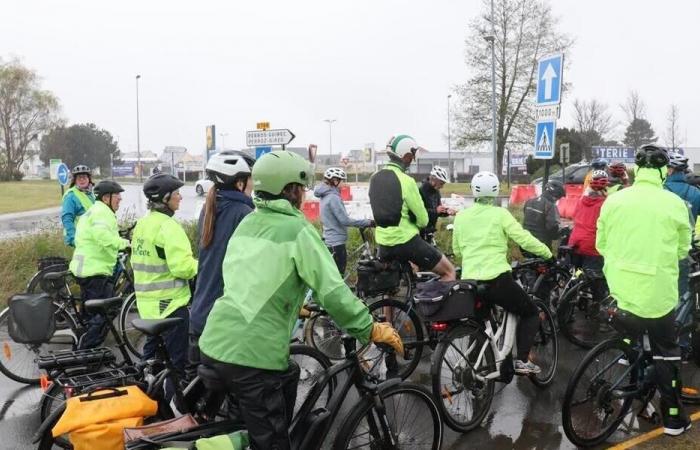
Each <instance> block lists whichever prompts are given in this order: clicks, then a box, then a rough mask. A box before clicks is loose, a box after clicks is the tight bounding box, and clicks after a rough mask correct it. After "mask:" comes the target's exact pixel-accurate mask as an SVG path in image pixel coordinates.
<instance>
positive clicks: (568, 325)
mask: <svg viewBox="0 0 700 450" xmlns="http://www.w3.org/2000/svg"><path fill="white" fill-rule="evenodd" d="M591 282H592V281H591V280H582V281H580V282H579V283H576V284H574V285H572V286H571V287H570V288H569V289H568V290H567V291H566V292H565V293H564V294H563V295H562V297H561V301H560V303H559V308H558V310H557V320H558V322H559V328H560V329H561V331H562V333H563V334H564V336H566V338H567V339H568V340H569V341H570V342H571V343H573V344H575V345H577V346H579V347H581V348H585V349H589V348H593V347H594V346H595V345H597V344H598V343H600V342H602V341H604V340H606V339H610V338H612V337H613V336H615V334H616V332H615V329H614V328H613V327H612V326H611V325H610V323H609V322H608V308H609V307H611V305H612V303H613V301H614V300H613V298H612V297H610V296H608V297H606V298H605V299H603V300H602V301H595V300H593V295H592V293H591Z"/></svg>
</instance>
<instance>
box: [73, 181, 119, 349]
mask: <svg viewBox="0 0 700 450" xmlns="http://www.w3.org/2000/svg"><path fill="white" fill-rule="evenodd" d="M122 192H124V189H123V188H122V187H121V186H120V185H119V183H115V182H114V181H109V180H103V181H100V182H99V183H98V184H97V186H95V196H96V197H97V201H96V202H95V204H94V205H93V206H92V207H90V209H88V210H87V212H85V214H83V216H82V219H81V220H80V221H79V222H78V226H77V227H76V232H75V252H73V259H72V260H71V262H70V266H69V268H70V271H71V272H72V273H73V275H74V276H75V278H76V280H77V281H78V284H79V285H80V297H81V298H82V300H83V301H86V300H91V299H98V298H109V297H112V296H113V295H114V285H113V280H112V274H113V273H114V266H115V264H116V263H117V253H118V252H119V250H123V249H125V248H127V247H128V246H129V241H127V240H126V239H122V238H121V237H120V236H119V227H118V226H117V216H116V212H117V210H118V209H119V204H120V203H121V200H122V196H121V193H122ZM85 314H86V316H87V317H86V318H87V325H88V326H87V330H86V332H85V334H83V335H82V336H81V337H80V342H79V345H78V348H81V349H84V348H94V347H97V346H99V345H100V344H102V341H104V338H105V336H106V334H107V327H105V319H104V317H103V316H102V315H100V314H93V315H88V314H87V313H85Z"/></svg>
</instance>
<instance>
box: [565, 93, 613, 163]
mask: <svg viewBox="0 0 700 450" xmlns="http://www.w3.org/2000/svg"><path fill="white" fill-rule="evenodd" d="M574 122H575V123H576V127H575V129H576V131H578V132H579V134H580V136H581V140H582V145H583V152H584V154H585V155H586V157H587V158H589V159H590V157H591V156H592V155H591V154H590V150H591V147H592V146H594V145H601V144H602V143H603V142H605V140H606V136H607V134H608V133H609V132H610V130H611V129H612V128H613V126H614V124H613V119H612V115H611V114H610V112H608V105H606V104H605V103H601V102H599V101H598V100H596V99H593V100H589V101H585V100H579V99H576V100H575V101H574Z"/></svg>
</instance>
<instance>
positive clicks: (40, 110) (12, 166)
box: [0, 59, 59, 181]
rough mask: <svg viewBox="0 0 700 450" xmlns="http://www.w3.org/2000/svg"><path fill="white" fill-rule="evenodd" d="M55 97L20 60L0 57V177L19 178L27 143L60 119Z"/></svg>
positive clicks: (7, 178) (1, 178)
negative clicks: (6, 59) (44, 88)
mask: <svg viewBox="0 0 700 450" xmlns="http://www.w3.org/2000/svg"><path fill="white" fill-rule="evenodd" d="M58 113H59V106H58V100H57V99H56V97H54V95H53V94H52V93H51V92H49V91H46V90H42V89H41V88H40V86H39V77H38V76H37V74H36V72H34V71H33V70H30V69H28V68H26V67H24V66H23V65H22V64H21V63H20V62H19V60H17V59H14V60H12V61H9V62H4V61H2V60H1V59H0V180H4V181H7V180H11V179H13V178H14V179H21V173H20V171H19V168H20V166H21V165H22V163H23V162H24V161H25V160H26V159H27V158H29V157H30V156H32V155H31V152H30V151H29V148H28V147H29V144H30V143H31V141H33V140H34V139H37V138H38V137H39V135H40V134H42V133H44V132H46V131H47V130H49V129H50V128H52V127H53V126H55V124H57V123H59V117H58Z"/></svg>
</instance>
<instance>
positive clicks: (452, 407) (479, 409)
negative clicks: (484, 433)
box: [430, 324, 496, 433]
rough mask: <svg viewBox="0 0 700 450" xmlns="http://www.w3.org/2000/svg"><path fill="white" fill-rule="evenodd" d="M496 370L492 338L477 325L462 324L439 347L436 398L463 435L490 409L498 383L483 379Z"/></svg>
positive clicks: (434, 382) (434, 368)
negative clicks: (490, 340) (490, 339)
mask: <svg viewBox="0 0 700 450" xmlns="http://www.w3.org/2000/svg"><path fill="white" fill-rule="evenodd" d="M480 355H482V356H481V358H480ZM494 371H496V359H495V358H494V355H493V349H492V348H491V345H490V342H489V338H488V336H486V334H485V333H484V332H483V331H482V330H481V329H479V328H477V327H475V326H472V325H468V324H461V325H459V326H457V327H456V328H453V329H452V330H450V332H449V333H448V334H447V336H446V337H445V339H443V340H442V341H441V342H440V343H439V344H438V345H437V347H436V349H435V353H434V354H433V361H432V364H431V367H430V374H431V377H432V385H433V396H434V397H435V399H436V400H437V405H438V408H439V409H440V412H441V413H442V417H443V418H444V419H445V422H446V423H447V425H448V426H449V427H450V428H452V429H453V430H455V431H459V432H462V433H464V432H467V431H470V430H473V429H474V428H476V427H477V426H479V424H480V423H481V421H482V420H483V419H484V417H485V416H486V414H487V413H488V412H489V408H490V407H491V400H492V399H493V393H494V384H495V382H494V381H493V380H486V379H484V377H485V376H486V375H488V374H490V373H493V372H494Z"/></svg>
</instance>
